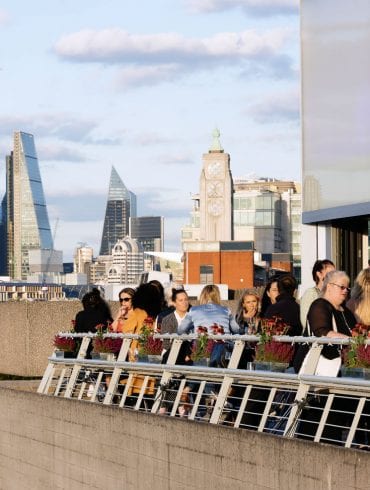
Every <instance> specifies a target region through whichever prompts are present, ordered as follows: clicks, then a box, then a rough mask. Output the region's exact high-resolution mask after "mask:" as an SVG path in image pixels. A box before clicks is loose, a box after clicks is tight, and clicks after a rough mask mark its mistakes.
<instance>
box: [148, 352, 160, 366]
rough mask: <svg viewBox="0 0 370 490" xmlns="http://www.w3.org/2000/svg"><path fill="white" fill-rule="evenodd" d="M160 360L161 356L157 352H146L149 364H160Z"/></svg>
mask: <svg viewBox="0 0 370 490" xmlns="http://www.w3.org/2000/svg"><path fill="white" fill-rule="evenodd" d="M161 361H162V356H161V355H159V354H157V355H156V354H148V362H150V363H151V364H160V363H161Z"/></svg>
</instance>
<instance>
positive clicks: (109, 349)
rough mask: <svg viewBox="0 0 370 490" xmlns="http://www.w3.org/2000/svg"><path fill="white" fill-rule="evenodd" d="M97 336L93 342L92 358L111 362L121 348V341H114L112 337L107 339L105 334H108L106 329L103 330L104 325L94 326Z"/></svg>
mask: <svg viewBox="0 0 370 490" xmlns="http://www.w3.org/2000/svg"><path fill="white" fill-rule="evenodd" d="M96 330H97V334H96V337H95V338H94V340H93V351H92V357H93V358H95V359H96V358H97V357H98V356H97V354H99V358H100V359H102V360H107V361H113V360H114V359H115V357H116V356H117V355H118V353H119V351H120V349H121V346H122V339H115V338H112V337H107V336H106V334H107V333H109V330H108V329H105V328H104V325H97V326H96Z"/></svg>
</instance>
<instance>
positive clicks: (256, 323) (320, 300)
mask: <svg viewBox="0 0 370 490" xmlns="http://www.w3.org/2000/svg"><path fill="white" fill-rule="evenodd" d="M312 278H313V281H314V286H313V287H311V288H309V289H307V290H306V291H305V292H304V293H303V295H302V297H301V298H300V300H297V299H296V296H297V281H296V279H295V278H294V277H293V275H291V274H288V273H287V274H282V275H280V276H279V277H276V278H272V279H271V280H270V281H269V282H268V283H267V284H266V286H265V288H264V290H263V292H262V293H261V294H258V292H257V290H255V289H247V290H245V291H243V293H242V294H241V296H240V300H239V302H238V306H237V308H236V313H235V315H234V314H233V313H232V312H231V310H230V308H228V307H227V306H223V305H222V304H221V298H220V291H219V288H218V287H217V286H216V285H213V284H212V285H206V286H205V287H204V288H203V290H202V292H201V295H200V298H199V304H198V305H195V306H191V304H190V301H189V297H188V295H187V293H186V291H185V290H184V289H183V288H177V289H172V291H171V295H170V297H169V298H168V299H166V297H165V291H164V288H163V286H162V284H161V283H160V282H158V281H151V282H150V283H148V284H141V285H140V286H138V287H137V288H136V289H133V288H129V287H126V288H124V289H122V290H121V291H120V293H119V302H120V307H119V310H118V313H117V315H116V316H115V318H114V319H113V318H112V314H111V311H110V309H109V306H108V304H107V302H106V301H104V299H103V298H102V297H101V295H100V292H99V291H98V289H93V290H92V291H91V292H89V293H87V294H85V296H84V297H83V299H82V305H83V311H80V312H79V313H77V315H76V320H75V331H76V332H94V330H95V327H96V325H100V326H102V325H103V326H104V327H107V328H108V327H109V329H110V330H111V331H113V332H118V333H130V334H132V333H137V334H139V333H140V330H141V328H142V325H143V323H144V321H145V320H146V318H147V317H151V318H153V320H154V321H153V329H154V330H155V331H158V332H161V333H178V334H184V333H189V332H195V333H196V332H197V331H198V328H199V327H202V328H203V330H204V331H208V332H209V333H212V328H214V326H215V325H217V326H219V327H220V328H222V332H223V333H225V334H251V335H253V334H258V333H261V325H262V319H264V318H266V319H269V318H274V317H275V318H276V317H277V318H280V319H281V320H282V322H284V324H285V325H286V327H287V331H286V334H287V335H291V336H298V335H315V336H318V337H320V336H327V337H337V338H348V337H350V336H351V332H352V329H353V328H354V326H355V325H356V324H357V323H361V324H364V325H370V268H368V269H364V270H363V271H361V272H360V274H359V275H358V277H357V279H356V281H355V284H354V287H353V290H352V295H350V294H349V293H350V288H349V277H348V276H347V274H346V273H345V272H343V271H338V270H336V269H335V265H334V264H333V262H331V261H330V260H327V259H325V260H317V261H316V262H315V264H314V266H313V268H312ZM184 345H185V347H184V348H183V349H182V351H181V355H180V356H179V360H178V361H179V362H180V363H189V361H190V358H189V357H190V356H189V353H190V350H189V344H184ZM136 348H137V345H136V344H135V342H133V343H132V347H131V350H130V355H129V359H130V360H131V361H133V360H135V359H136V357H135V349H136ZM169 348H170V341H169V340H166V341H165V342H164V351H163V357H164V359H166V358H167V355H168V351H169ZM166 352H167V355H166V354H165V353H166ZM323 355H324V357H327V358H328V359H333V357H337V356H339V351H338V349H337V348H336V347H332V346H326V347H324V350H323ZM253 356H254V352H253V348H250V346H249V345H247V346H246V351H245V352H244V354H243V357H244V361H245V362H242V363H241V366H240V367H245V363H246V362H249V361H251V360H253Z"/></svg>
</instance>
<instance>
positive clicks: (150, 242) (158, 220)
mask: <svg viewBox="0 0 370 490" xmlns="http://www.w3.org/2000/svg"><path fill="white" fill-rule="evenodd" d="M163 221H164V220H163V217H162V216H139V217H138V218H132V217H131V218H130V237H131V238H135V239H136V240H137V241H138V242H140V243H141V245H142V246H143V248H144V251H145V252H163V242H164V237H163Z"/></svg>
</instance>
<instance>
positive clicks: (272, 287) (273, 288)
mask: <svg viewBox="0 0 370 490" xmlns="http://www.w3.org/2000/svg"><path fill="white" fill-rule="evenodd" d="M278 295H279V289H278V284H277V279H276V278H271V279H270V280H269V282H268V283H267V284H266V286H265V289H264V291H263V295H262V299H261V311H260V317H261V318H265V316H266V315H265V314H266V310H267V308H268V307H269V306H271V305H273V304H275V303H276V298H277V296H278Z"/></svg>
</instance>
